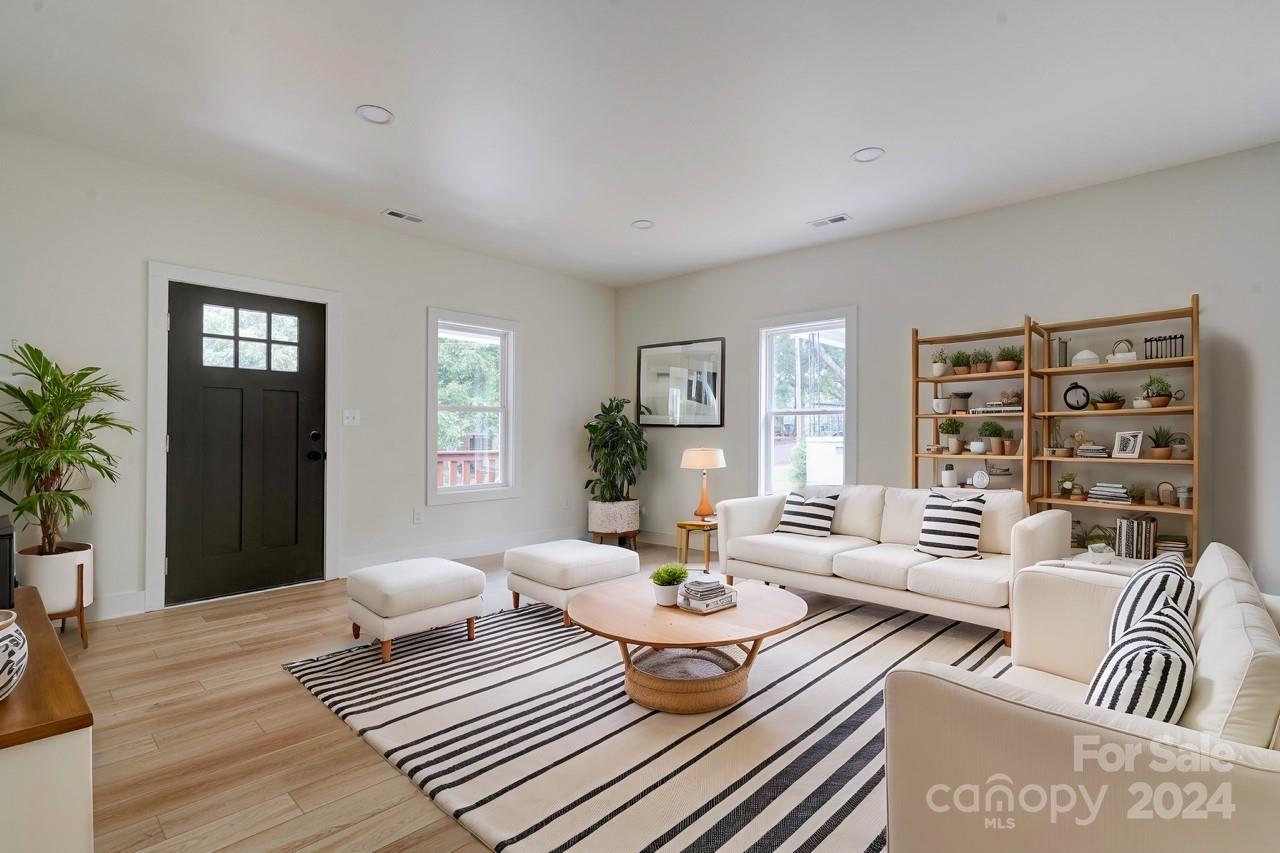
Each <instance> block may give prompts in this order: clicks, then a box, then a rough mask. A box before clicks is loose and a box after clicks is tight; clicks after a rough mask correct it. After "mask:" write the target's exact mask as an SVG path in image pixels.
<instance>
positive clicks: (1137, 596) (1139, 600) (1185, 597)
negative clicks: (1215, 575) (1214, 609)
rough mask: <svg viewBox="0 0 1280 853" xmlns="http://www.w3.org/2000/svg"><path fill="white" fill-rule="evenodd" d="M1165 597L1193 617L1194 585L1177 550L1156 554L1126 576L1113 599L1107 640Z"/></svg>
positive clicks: (1111, 638)
mask: <svg viewBox="0 0 1280 853" xmlns="http://www.w3.org/2000/svg"><path fill="white" fill-rule="evenodd" d="M1166 598H1167V599H1168V601H1169V603H1170V604H1173V605H1175V606H1176V607H1177V608H1178V609H1179V610H1181V611H1182V613H1183V615H1185V616H1186V617H1187V621H1188V622H1190V623H1191V624H1193V625H1194V624H1195V621H1196V585H1195V581H1193V580H1192V579H1191V578H1190V577H1188V576H1187V564H1186V563H1184V562H1183V561H1182V557H1180V556H1179V555H1177V554H1166V555H1164V556H1161V557H1157V558H1156V559H1154V560H1152V561H1151V562H1149V563H1147V564H1146V565H1145V566H1142V567H1141V568H1139V569H1138V570H1137V571H1135V572H1134V573H1133V575H1131V576H1130V578H1129V580H1128V581H1127V582H1126V583H1125V585H1124V589H1123V590H1121V591H1120V597H1119V598H1118V599H1116V607H1115V610H1113V611H1112V612H1111V630H1110V632H1109V634H1108V635H1107V641H1108V642H1109V643H1110V644H1111V645H1115V643H1116V641H1117V640H1118V639H1119V638H1120V635H1122V634H1123V633H1125V632H1126V631H1127V630H1129V628H1130V627H1132V626H1133V625H1135V624H1137V622H1138V620H1140V619H1141V618H1142V617H1143V616H1146V615H1147V614H1148V613H1151V612H1152V611H1153V610H1155V609H1156V608H1157V607H1160V606H1162V604H1163V599H1166Z"/></svg>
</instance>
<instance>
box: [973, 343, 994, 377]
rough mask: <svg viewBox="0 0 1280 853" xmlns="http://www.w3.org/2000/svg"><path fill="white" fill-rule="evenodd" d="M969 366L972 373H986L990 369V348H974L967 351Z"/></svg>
mask: <svg viewBox="0 0 1280 853" xmlns="http://www.w3.org/2000/svg"><path fill="white" fill-rule="evenodd" d="M969 366H970V368H971V369H972V370H973V372H974V373H986V372H987V371H988V370H990V369H991V350H986V349H976V350H974V351H973V352H971V353H969Z"/></svg>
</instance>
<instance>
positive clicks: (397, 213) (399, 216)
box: [382, 207, 422, 222]
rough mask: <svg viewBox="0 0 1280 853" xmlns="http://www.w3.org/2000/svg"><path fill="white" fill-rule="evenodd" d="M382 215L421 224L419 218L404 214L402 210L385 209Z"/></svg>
mask: <svg viewBox="0 0 1280 853" xmlns="http://www.w3.org/2000/svg"><path fill="white" fill-rule="evenodd" d="M382 212H383V214H384V215H386V216H390V217H391V218H392V219H403V220H404V221H405V222H421V221H422V217H421V216H414V215H413V214H412V213H405V212H404V211H403V210H393V209H391V208H389V207H388V208H387V209H386V210H384V211H382Z"/></svg>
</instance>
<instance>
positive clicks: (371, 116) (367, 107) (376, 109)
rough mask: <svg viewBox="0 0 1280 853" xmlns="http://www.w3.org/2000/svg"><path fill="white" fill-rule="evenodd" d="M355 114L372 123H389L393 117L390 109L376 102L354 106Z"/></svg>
mask: <svg viewBox="0 0 1280 853" xmlns="http://www.w3.org/2000/svg"><path fill="white" fill-rule="evenodd" d="M356 115H358V116H360V118H362V119H364V120H365V121H367V122H370V123H372V124H391V121H392V120H393V119H394V118H395V115H394V114H393V113H392V112H391V110H389V109H387V108H386V107H380V106H378V105H377V104H361V105H360V106H358V107H356Z"/></svg>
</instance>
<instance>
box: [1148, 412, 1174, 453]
mask: <svg viewBox="0 0 1280 853" xmlns="http://www.w3.org/2000/svg"><path fill="white" fill-rule="evenodd" d="M1157 408H1159V407H1157ZM1147 438H1149V439H1151V458H1152V459H1172V458H1173V430H1172V429H1170V428H1169V427H1167V426H1158V427H1153V428H1152V429H1151V432H1150V433H1148V434H1147Z"/></svg>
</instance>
